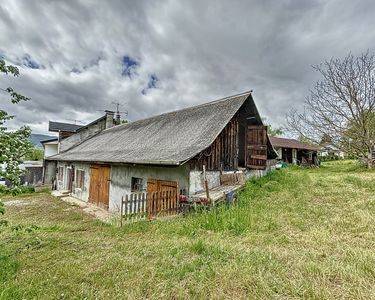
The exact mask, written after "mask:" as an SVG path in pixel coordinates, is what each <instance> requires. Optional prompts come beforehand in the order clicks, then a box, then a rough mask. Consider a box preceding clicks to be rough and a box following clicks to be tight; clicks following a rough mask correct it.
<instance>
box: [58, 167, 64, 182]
mask: <svg viewBox="0 0 375 300" xmlns="http://www.w3.org/2000/svg"><path fill="white" fill-rule="evenodd" d="M63 179H64V167H59V169H58V180H59V181H63Z"/></svg>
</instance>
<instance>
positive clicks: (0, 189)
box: [0, 185, 35, 196]
mask: <svg viewBox="0 0 375 300" xmlns="http://www.w3.org/2000/svg"><path fill="white" fill-rule="evenodd" d="M34 192H35V189H34V187H32V186H16V187H13V188H9V187H6V186H4V185H0V195H13V196H17V195H20V194H29V193H34Z"/></svg>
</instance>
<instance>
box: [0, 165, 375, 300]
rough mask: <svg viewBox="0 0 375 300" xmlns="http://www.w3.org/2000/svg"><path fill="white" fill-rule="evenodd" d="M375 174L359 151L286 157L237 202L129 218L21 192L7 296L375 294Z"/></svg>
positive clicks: (3, 295) (4, 283) (4, 273)
mask: <svg viewBox="0 0 375 300" xmlns="http://www.w3.org/2000/svg"><path fill="white" fill-rule="evenodd" d="M374 179H375V171H373V170H370V171H369V170H366V169H364V168H362V167H361V166H357V165H356V164H355V163H353V162H342V161H339V162H327V163H325V164H323V166H322V168H320V169H299V168H288V169H286V170H282V171H277V172H274V173H272V174H269V175H268V176H266V177H263V178H260V179H257V180H252V181H250V182H248V183H247V186H246V189H245V190H244V191H243V192H242V193H241V195H240V201H239V203H238V204H237V205H235V206H231V207H227V206H222V207H219V208H217V209H215V210H213V211H206V212H201V213H196V214H192V215H189V216H187V217H184V218H182V217H181V218H172V219H166V220H157V221H154V222H151V223H149V222H140V223H135V224H130V225H127V226H126V227H124V228H117V227H113V226H110V225H106V224H104V223H102V222H100V221H97V220H93V219H92V218H91V217H89V216H88V215H85V214H84V213H82V212H81V211H80V209H79V208H77V207H73V206H70V205H68V204H66V203H63V202H61V201H60V200H58V199H55V198H53V197H50V196H47V195H45V194H44V195H43V194H41V195H38V194H35V195H34V196H32V197H30V198H19V199H21V200H22V205H19V206H15V205H13V206H7V207H6V214H5V217H6V219H7V220H8V221H9V225H8V226H6V227H4V226H3V227H0V299H33V298H38V299H39V298H44V299H72V298H73V299H85V298H86V299H139V298H152V299H154V298H159V299H161V298H162V299H188V298H191V299H196V298H198V299H199V298H200V299H207V298H212V299H217V298H219V299H220V298H228V299H248V298H260V299H279V298H308V299H343V298H351V299H360V298H362V299H369V298H372V297H373V295H375V252H374V250H373V249H374V246H375V234H374V232H375V222H374V221H375V194H374V189H375V180H374ZM373 182H374V183H373ZM15 199H18V198H7V199H4V201H5V202H7V201H14V200H15ZM25 203H26V204H28V205H25Z"/></svg>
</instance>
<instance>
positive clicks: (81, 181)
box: [76, 170, 85, 189]
mask: <svg viewBox="0 0 375 300" xmlns="http://www.w3.org/2000/svg"><path fill="white" fill-rule="evenodd" d="M84 187H85V171H83V170H77V171H76V188H80V189H83V188H84Z"/></svg>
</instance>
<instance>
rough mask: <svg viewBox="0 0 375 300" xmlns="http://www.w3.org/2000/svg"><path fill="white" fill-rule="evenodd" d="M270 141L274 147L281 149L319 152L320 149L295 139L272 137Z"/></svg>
mask: <svg viewBox="0 0 375 300" xmlns="http://www.w3.org/2000/svg"><path fill="white" fill-rule="evenodd" d="M270 141H271V143H272V145H273V146H274V147H281V148H292V149H303V150H311V151H317V150H319V147H317V146H314V145H310V144H307V143H302V142H300V141H297V140H295V139H287V138H281V137H274V136H272V137H270Z"/></svg>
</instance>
